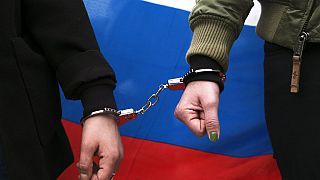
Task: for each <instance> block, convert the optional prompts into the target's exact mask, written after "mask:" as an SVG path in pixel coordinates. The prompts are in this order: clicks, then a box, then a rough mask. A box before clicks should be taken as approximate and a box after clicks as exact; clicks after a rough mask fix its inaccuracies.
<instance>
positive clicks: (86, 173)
mask: <svg viewBox="0 0 320 180" xmlns="http://www.w3.org/2000/svg"><path fill="white" fill-rule="evenodd" d="M82 138H83V139H82V143H81V151H80V161H79V163H78V164H77V167H78V169H79V173H80V176H79V177H80V180H89V179H90V178H91V176H92V169H93V159H92V158H93V156H94V153H95V150H96V147H95V146H94V144H93V143H89V142H88V141H86V140H85V139H86V138H85V137H82Z"/></svg>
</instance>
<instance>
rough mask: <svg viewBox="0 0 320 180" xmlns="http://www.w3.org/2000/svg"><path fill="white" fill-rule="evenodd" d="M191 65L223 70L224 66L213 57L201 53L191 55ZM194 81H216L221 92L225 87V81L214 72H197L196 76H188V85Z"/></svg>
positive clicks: (192, 66)
mask: <svg viewBox="0 0 320 180" xmlns="http://www.w3.org/2000/svg"><path fill="white" fill-rule="evenodd" d="M190 66H191V68H192V69H195V70H197V69H217V70H220V71H222V72H223V70H222V67H221V66H220V65H219V64H218V63H217V62H216V61H215V60H213V59H211V58H209V57H206V56H201V55H194V56H192V57H190ZM193 81H211V82H215V83H217V84H218V85H219V89H220V93H221V92H222V91H223V89H224V83H223V81H222V80H221V78H220V77H219V76H218V75H217V74H216V73H212V72H207V73H201V74H195V75H194V76H192V77H190V78H188V79H187V80H186V81H185V83H186V84H187V85H188V84H189V83H190V82H193Z"/></svg>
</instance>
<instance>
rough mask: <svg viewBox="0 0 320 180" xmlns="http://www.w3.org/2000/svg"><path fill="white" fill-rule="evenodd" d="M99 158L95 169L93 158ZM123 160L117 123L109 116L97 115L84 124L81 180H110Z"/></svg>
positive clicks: (79, 164) (80, 166)
mask: <svg viewBox="0 0 320 180" xmlns="http://www.w3.org/2000/svg"><path fill="white" fill-rule="evenodd" d="M94 156H98V157H99V159H100V160H99V165H98V167H94V166H95V164H94V162H93V157H94ZM122 159H123V145H122V142H121V137H120V134H119V131H118V126H117V122H116V121H115V120H114V119H113V118H111V117H110V116H108V115H97V116H93V117H91V118H88V119H87V120H86V121H85V122H84V123H83V130H82V142H81V152H80V162H79V163H78V165H77V166H78V168H79V171H80V175H79V179H80V180H98V179H99V180H109V179H110V178H112V176H113V175H112V174H113V173H114V172H115V171H116V170H117V169H118V167H119V165H120V162H121V160H122Z"/></svg>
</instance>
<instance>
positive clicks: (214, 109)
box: [175, 81, 220, 142]
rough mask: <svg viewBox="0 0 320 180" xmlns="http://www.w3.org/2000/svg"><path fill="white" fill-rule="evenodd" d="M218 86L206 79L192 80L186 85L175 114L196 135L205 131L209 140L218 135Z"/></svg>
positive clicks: (217, 137) (213, 139) (203, 133)
mask: <svg viewBox="0 0 320 180" xmlns="http://www.w3.org/2000/svg"><path fill="white" fill-rule="evenodd" d="M219 95H220V92H219V86H218V85H217V84H216V83H213V82H208V81H194V82H191V83H189V84H188V86H187V87H186V89H185V91H184V93H183V95H182V97H181V99H180V102H179V103H178V105H177V107H176V110H175V116H176V117H177V118H178V119H179V120H181V121H182V122H183V123H185V124H186V125H187V126H188V127H189V129H190V130H191V131H192V132H193V133H194V134H195V135H197V136H198V137H202V136H203V135H205V134H206V133H207V134H208V137H209V139H210V140H211V141H214V142H215V141H217V140H218V139H219V136H220V125H219V120H218V105H219Z"/></svg>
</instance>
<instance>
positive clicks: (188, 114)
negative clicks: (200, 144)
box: [174, 90, 206, 137]
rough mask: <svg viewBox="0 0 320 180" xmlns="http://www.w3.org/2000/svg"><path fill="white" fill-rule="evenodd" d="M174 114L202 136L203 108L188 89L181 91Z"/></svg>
mask: <svg viewBox="0 0 320 180" xmlns="http://www.w3.org/2000/svg"><path fill="white" fill-rule="evenodd" d="M174 115H175V117H176V118H177V119H179V120H180V121H181V122H183V123H184V124H185V125H186V126H187V127H188V128H189V129H190V130H191V132H192V133H193V134H195V135H196V136H198V137H202V136H204V135H205V134H206V131H205V124H204V113H203V109H202V107H201V105H200V102H199V101H198V99H197V98H195V96H193V95H192V93H190V92H189V91H188V90H186V91H185V92H184V93H183V95H182V97H181V99H180V102H179V103H178V105H177V107H176V109H175V112H174Z"/></svg>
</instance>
